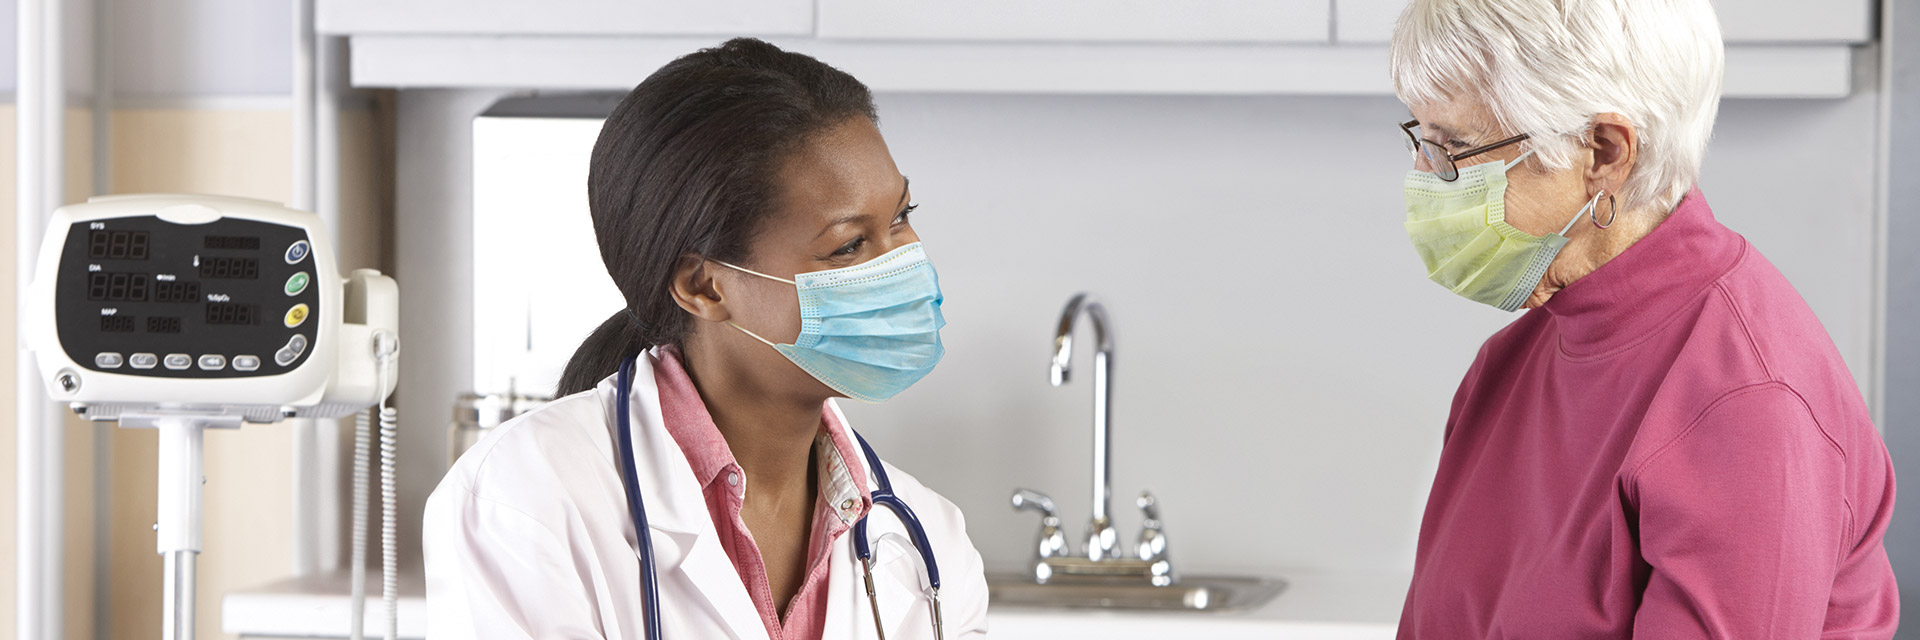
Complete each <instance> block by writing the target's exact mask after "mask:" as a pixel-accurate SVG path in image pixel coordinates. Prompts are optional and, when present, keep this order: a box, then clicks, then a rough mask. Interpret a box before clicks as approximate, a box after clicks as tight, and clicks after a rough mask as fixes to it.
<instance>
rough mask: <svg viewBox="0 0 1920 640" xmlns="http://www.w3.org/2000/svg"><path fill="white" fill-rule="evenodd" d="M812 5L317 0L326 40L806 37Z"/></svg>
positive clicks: (691, 0) (804, 0)
mask: <svg viewBox="0 0 1920 640" xmlns="http://www.w3.org/2000/svg"><path fill="white" fill-rule="evenodd" d="M813 8H814V4H813V0H725V1H723V2H712V1H709V0H539V1H538V2H529V1H527V0H317V4H316V5H315V7H314V22H315V25H316V26H317V27H318V28H319V30H320V31H321V32H322V33H340V34H356V35H358V34H372V33H390V34H399V33H407V34H476V35H478V34H485V35H807V34H810V33H812V32H813Z"/></svg>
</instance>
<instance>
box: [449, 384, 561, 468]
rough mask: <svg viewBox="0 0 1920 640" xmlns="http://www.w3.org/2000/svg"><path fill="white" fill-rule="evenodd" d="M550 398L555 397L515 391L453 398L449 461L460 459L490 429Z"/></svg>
mask: <svg viewBox="0 0 1920 640" xmlns="http://www.w3.org/2000/svg"><path fill="white" fill-rule="evenodd" d="M549 400H552V398H548V397H546V396H534V395H521V394H513V393H490V394H485V395H482V394H477V393H462V394H460V398H459V399H458V400H455V401H454V402H453V425H452V426H450V427H448V430H449V431H451V433H449V434H448V435H447V463H448V464H452V463H453V462H454V461H456V460H459V459H460V454H463V453H466V452H467V449H470V448H472V447H473V445H474V444H475V443H478V442H480V438H483V437H486V435H487V433H488V431H489V430H490V429H492V428H494V427H497V426H500V423H502V422H506V421H508V420H511V419H513V417H514V416H517V415H520V414H522V413H526V412H527V411H528V410H530V409H532V408H534V407H537V406H540V405H542V404H546V403H547V402H548V401H549Z"/></svg>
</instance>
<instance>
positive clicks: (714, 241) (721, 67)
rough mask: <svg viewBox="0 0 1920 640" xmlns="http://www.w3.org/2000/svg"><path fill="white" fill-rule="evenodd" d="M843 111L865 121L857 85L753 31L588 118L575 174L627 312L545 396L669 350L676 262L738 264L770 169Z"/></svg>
mask: <svg viewBox="0 0 1920 640" xmlns="http://www.w3.org/2000/svg"><path fill="white" fill-rule="evenodd" d="M853 117H865V118H867V119H869V120H878V116H877V115H876V114H875V112H874V108H873V95H872V94H871V93H870V92H868V91H867V87H866V85H863V84H860V81H859V80H855V79H854V78H853V76H850V75H847V74H846V72H843V71H841V70H839V69H835V68H833V67H831V66H828V65H826V64H825V63H822V62H820V61H819V60H815V59H813V58H811V57H808V56H805V55H802V54H798V53H792V52H789V51H783V50H781V49H780V48H779V47H775V46H773V45H771V44H767V43H765V42H762V41H760V40H755V39H753V38H735V39H733V40H728V41H727V42H726V43H724V44H722V45H720V46H718V47H715V48H712V49H702V50H700V51H696V52H694V53H691V54H688V55H686V56H683V57H681V58H679V59H677V60H674V61H673V62H669V63H667V65H666V66H664V67H661V68H660V70H658V71H655V72H654V73H653V75H650V76H647V79H646V80H643V81H641V82H640V85H639V86H637V87H634V89H633V91H631V92H629V93H628V94H627V97H626V98H625V99H623V100H621V101H620V104H619V106H616V107H614V109H613V112H612V113H611V114H608V116H607V120H606V123H605V124H604V125H602V126H601V128H600V137H599V139H597V140H596V141H595V142H594V145H593V156H592V159H591V160H590V161H589V164H588V169H587V206H588V209H589V210H591V212H592V214H593V232H594V236H595V239H596V240H597V241H598V243H599V245H600V259H601V261H602V262H604V263H606V266H607V273H608V274H609V275H611V276H613V283H614V286H616V287H619V289H620V294H621V295H622V296H623V297H625V298H626V301H627V307H626V308H625V309H622V310H621V311H620V312H619V313H615V314H614V315H613V317H611V318H608V319H607V320H606V321H605V322H602V323H600V326H599V327H598V328H596V329H594V330H593V333H592V334H591V335H589V336H587V339H586V341H585V342H583V343H581V345H580V348H579V349H577V350H575V351H574V353H573V358H572V359H570V360H568V361H567V367H566V369H565V370H564V372H563V373H562V374H561V376H560V385H559V388H558V389H557V390H555V396H556V397H558V396H565V395H571V394H574V393H579V392H581V391H585V390H588V389H592V388H593V387H594V385H597V384H599V383H600V381H601V380H602V379H605V378H606V377H607V376H610V375H613V373H614V372H615V371H617V370H619V368H620V363H621V361H623V360H625V359H626V358H627V357H628V356H632V355H635V354H637V353H639V352H641V351H643V350H646V349H648V348H651V347H653V346H656V345H663V344H678V343H679V341H680V339H681V337H682V336H683V335H684V334H685V333H686V331H687V328H688V327H689V326H690V325H689V317H690V316H689V315H688V314H687V312H686V311H685V310H683V309H681V308H680V307H679V305H678V304H677V303H675V302H674V300H673V297H672V295H671V294H670V292H669V287H671V286H672V284H673V282H672V281H673V274H674V271H675V268H676V266H677V264H678V263H679V261H680V257H681V256H683V255H686V254H689V253H693V254H698V255H703V256H709V257H713V258H717V259H721V260H729V261H733V262H736V263H739V262H743V261H744V260H743V258H744V257H745V256H744V255H743V254H744V253H745V252H746V245H747V239H748V238H749V237H751V236H752V234H753V232H754V231H755V230H756V229H757V228H758V226H759V223H760V221H761V219H762V218H764V217H765V215H766V213H767V212H768V211H769V210H771V209H772V203H773V202H774V200H775V199H776V198H777V197H778V193H777V184H776V180H775V177H776V176H777V174H778V172H779V163H780V162H781V161H782V160H784V159H785V157H786V155H787V153H788V152H790V151H791V150H793V149H794V148H796V147H798V146H800V145H801V144H803V143H805V142H806V140H807V138H808V137H809V136H812V135H814V134H815V133H818V132H820V131H822V130H825V129H827V128H828V127H831V126H833V125H836V124H839V123H841V122H843V121H845V120H846V119H848V118H853Z"/></svg>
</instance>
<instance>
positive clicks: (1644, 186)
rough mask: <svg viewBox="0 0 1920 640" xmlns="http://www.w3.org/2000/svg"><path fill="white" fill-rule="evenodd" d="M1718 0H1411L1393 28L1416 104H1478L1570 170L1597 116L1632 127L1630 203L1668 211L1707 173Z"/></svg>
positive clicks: (1548, 161)
mask: <svg viewBox="0 0 1920 640" xmlns="http://www.w3.org/2000/svg"><path fill="white" fill-rule="evenodd" d="M1724 57H1725V53H1724V51H1723V47H1722V44H1721V41H1720V24H1719V21H1718V19H1717V18H1715V16H1714V12H1713V6H1712V5H1711V4H1710V3H1709V0H1412V2H1410V3H1409V4H1408V5H1407V8H1406V10H1405V11H1403V12H1402V13H1401V14H1400V20H1399V22H1398V23H1397V24H1395V25H1394V29H1393V51H1392V58H1393V88H1394V93H1395V94H1396V95H1398V96H1399V97H1400V100H1401V102H1405V103H1407V104H1409V105H1416V104H1438V103H1444V102H1447V101H1450V100H1460V99H1465V100H1480V101H1482V102H1484V103H1485V104H1486V106H1487V108H1488V110H1489V111H1491V112H1492V113H1493V115H1494V118H1495V119H1497V120H1498V123H1499V125H1500V126H1501V127H1503V128H1504V129H1505V130H1506V132H1508V133H1526V134H1529V135H1531V136H1532V138H1531V139H1530V140H1529V142H1530V143H1531V144H1532V145H1533V146H1534V149H1535V150H1536V154H1535V155H1536V156H1537V157H1538V158H1539V159H1540V161H1541V162H1542V163H1543V164H1545V165H1546V166H1547V167H1548V168H1551V169H1565V168H1567V167H1570V166H1572V163H1573V154H1574V152H1575V150H1576V149H1578V148H1579V147H1580V146H1581V145H1583V144H1585V143H1586V142H1587V141H1588V140H1589V138H1588V137H1587V136H1588V134H1589V133H1590V132H1591V128H1590V126H1591V123H1592V120H1593V117H1594V116H1595V115H1598V114H1601V113H1618V114H1620V115H1622V116H1625V117H1626V119H1627V120H1628V121H1629V122H1631V123H1633V125H1634V127H1635V128H1636V130H1637V131H1638V134H1639V144H1640V150H1639V154H1638V156H1637V159H1636V161H1635V165H1634V169H1633V172H1632V173H1631V174H1630V175H1628V176H1627V179H1626V183H1625V184H1624V185H1622V186H1621V188H1620V190H1619V191H1620V192H1619V193H1618V194H1617V195H1618V197H1619V199H1620V202H1619V204H1620V207H1621V208H1622V209H1627V210H1637V209H1638V208H1639V207H1649V208H1654V209H1657V210H1658V211H1659V212H1660V213H1666V212H1668V211H1670V210H1671V209H1672V208H1673V207H1674V206H1675V205H1676V204H1678V203H1679V201H1680V198H1682V197H1684V196H1685V195H1686V194H1687V191H1688V190H1689V189H1691V188H1692V187H1693V185H1694V183H1695V182H1696V181H1697V180H1699V177H1700V163H1701V160H1703V159H1704V158H1705V157H1706V153H1707V139H1708V137H1709V136H1710V135H1711V133H1712V131H1713V119H1714V116H1715V115H1716V114H1717V113H1718V112H1719V108H1720V81H1721V74H1722V68H1723V67H1724V65H1725V60H1724Z"/></svg>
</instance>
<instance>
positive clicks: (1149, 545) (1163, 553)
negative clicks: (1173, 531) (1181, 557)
mask: <svg viewBox="0 0 1920 640" xmlns="http://www.w3.org/2000/svg"><path fill="white" fill-rule="evenodd" d="M1134 506H1137V507H1140V514H1141V515H1142V516H1144V518H1143V519H1142V520H1141V522H1140V543H1139V544H1136V545H1134V555H1135V556H1137V557H1139V558H1140V559H1141V560H1146V561H1148V562H1158V561H1162V560H1166V559H1167V534H1166V531H1165V530H1164V529H1163V528H1162V525H1161V522H1160V503H1159V501H1158V500H1155V499H1154V497H1153V494H1152V493H1149V492H1146V491H1142V492H1140V498H1139V499H1137V500H1134Z"/></svg>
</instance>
